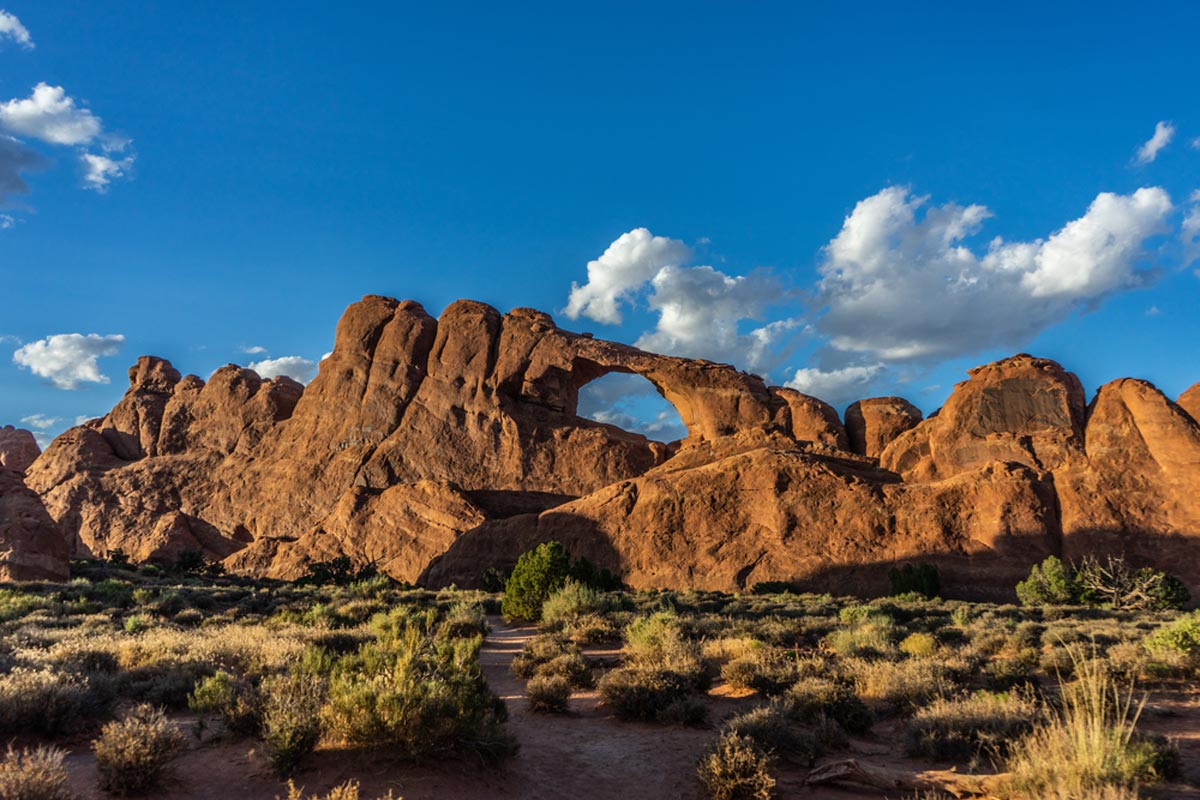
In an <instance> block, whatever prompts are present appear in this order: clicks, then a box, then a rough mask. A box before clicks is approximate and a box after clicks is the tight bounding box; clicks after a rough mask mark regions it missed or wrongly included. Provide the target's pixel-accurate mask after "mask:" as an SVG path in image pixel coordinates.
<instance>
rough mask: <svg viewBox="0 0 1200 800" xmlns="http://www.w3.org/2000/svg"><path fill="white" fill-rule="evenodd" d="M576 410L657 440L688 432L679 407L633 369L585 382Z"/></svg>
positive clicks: (577, 412)
mask: <svg viewBox="0 0 1200 800" xmlns="http://www.w3.org/2000/svg"><path fill="white" fill-rule="evenodd" d="M575 413H576V415H577V416H580V417H583V418H584V419H590V420H592V421H593V422H602V423H604V424H606V425H613V426H615V427H617V428H620V429H621V430H624V431H627V432H629V433H636V434H640V435H642V436H645V437H646V438H647V439H650V440H651V441H656V442H666V443H669V442H673V441H676V440H679V439H684V438H686V437H687V435H688V430H687V426H686V425H684V424H683V419H682V418H681V417H680V415H679V411H678V409H676V408H675V406H674V405H673V404H672V403H671V402H670V401H669V400H667V399H666V398H665V397H663V395H662V393H661V392H660V391H659V389H658V387H656V386H655V385H654V384H653V383H652V382H651V381H650V380H648V379H647V378H645V377H643V376H641V375H638V374H636V373H632V372H609V373H607V374H604V375H600V376H599V377H597V378H594V379H592V380H590V381H588V382H587V383H585V384H584V385H582V386H581V387H580V388H579V394H578V400H577V403H576V410H575Z"/></svg>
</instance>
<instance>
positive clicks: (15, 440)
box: [0, 425, 42, 472]
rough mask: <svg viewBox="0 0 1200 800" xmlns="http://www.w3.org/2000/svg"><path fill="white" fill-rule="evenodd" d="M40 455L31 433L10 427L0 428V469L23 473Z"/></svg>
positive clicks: (39, 449) (35, 440) (40, 451)
mask: <svg viewBox="0 0 1200 800" xmlns="http://www.w3.org/2000/svg"><path fill="white" fill-rule="evenodd" d="M41 454H42V448H40V447H38V443H37V439H35V438H33V433H32V432H30V431H27V430H25V429H23V428H14V427H13V426H12V425H5V426H4V427H3V428H0V469H11V470H14V471H16V472H24V471H25V470H27V469H29V465H30V464H32V463H33V462H34V461H35V460H37V457H38V456H40V455H41Z"/></svg>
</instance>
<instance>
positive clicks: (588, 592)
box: [542, 578, 609, 625]
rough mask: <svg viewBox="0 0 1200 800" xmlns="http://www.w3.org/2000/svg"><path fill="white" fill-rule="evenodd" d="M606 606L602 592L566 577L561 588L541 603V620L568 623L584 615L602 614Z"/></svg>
mask: <svg viewBox="0 0 1200 800" xmlns="http://www.w3.org/2000/svg"><path fill="white" fill-rule="evenodd" d="M608 608H609V602H608V597H607V595H606V594H605V593H604V592H602V591H601V590H599V589H597V588H595V587H592V586H588V585H587V584H585V583H580V582H579V581H577V580H574V579H570V578H568V579H567V582H566V583H565V584H563V586H562V588H560V589H558V590H556V591H554V592H552V593H551V594H550V596H549V597H547V598H546V601H545V602H544V603H543V604H542V622H545V623H547V624H550V625H554V624H561V623H569V622H573V621H574V620H576V619H578V618H580V617H582V616H585V615H589V614H603V613H604V612H605V611H607V610H608Z"/></svg>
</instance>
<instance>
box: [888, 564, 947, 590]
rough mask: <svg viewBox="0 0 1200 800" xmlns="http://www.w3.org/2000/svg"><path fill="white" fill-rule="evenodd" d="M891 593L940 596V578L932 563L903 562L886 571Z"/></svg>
mask: <svg viewBox="0 0 1200 800" xmlns="http://www.w3.org/2000/svg"><path fill="white" fill-rule="evenodd" d="M888 580H889V581H891V584H892V594H893V595H910V594H911V595H917V596H919V597H923V598H929V599H932V598H935V597H941V596H942V579H941V576H940V575H938V569H937V567H935V566H934V565H933V564H905V565H904V566H903V567H900V568H898V569H897V568H893V569H891V570H889V571H888Z"/></svg>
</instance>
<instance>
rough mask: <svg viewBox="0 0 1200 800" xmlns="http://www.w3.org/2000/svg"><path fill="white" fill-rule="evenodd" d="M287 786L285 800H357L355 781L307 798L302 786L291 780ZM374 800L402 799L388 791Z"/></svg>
mask: <svg viewBox="0 0 1200 800" xmlns="http://www.w3.org/2000/svg"><path fill="white" fill-rule="evenodd" d="M287 786H288V793H287V800H359V798H358V791H359V783H358V781H355V780H349V781H346V782H345V783H343V784H340V785H338V786H335V787H333V788H332V789H330V790H329V791H328V792H326V793H325V794H310V795H307V796H305V794H304V787H303V786H297V785H296V784H295V783H294V782H293V781H291V780H289V781H288V785H287ZM275 800H282V798H280V797H279V796H278V795H276V796H275ZM376 800H403V798H399V797H396V795H395V793H393V792H392V790H391V789H389V790H388V793H387V794H385V795H381V796H380V797H378V798H376Z"/></svg>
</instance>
